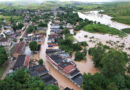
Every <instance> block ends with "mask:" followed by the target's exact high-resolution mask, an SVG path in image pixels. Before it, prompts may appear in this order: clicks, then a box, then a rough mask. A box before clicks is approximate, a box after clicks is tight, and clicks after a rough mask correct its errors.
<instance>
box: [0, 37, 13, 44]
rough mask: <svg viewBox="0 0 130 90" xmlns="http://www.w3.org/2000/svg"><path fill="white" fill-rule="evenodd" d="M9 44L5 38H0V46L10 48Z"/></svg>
mask: <svg viewBox="0 0 130 90" xmlns="http://www.w3.org/2000/svg"><path fill="white" fill-rule="evenodd" d="M10 45H11V42H10V41H9V39H7V38H3V37H0V46H10Z"/></svg>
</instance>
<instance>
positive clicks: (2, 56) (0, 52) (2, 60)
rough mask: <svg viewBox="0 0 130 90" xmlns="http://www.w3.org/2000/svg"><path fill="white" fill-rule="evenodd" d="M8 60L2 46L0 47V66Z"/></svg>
mask: <svg viewBox="0 0 130 90" xmlns="http://www.w3.org/2000/svg"><path fill="white" fill-rule="evenodd" d="M7 60H8V56H7V53H6V50H5V48H4V47H3V46H0V65H2V64H4V63H5V62H6V61H7Z"/></svg>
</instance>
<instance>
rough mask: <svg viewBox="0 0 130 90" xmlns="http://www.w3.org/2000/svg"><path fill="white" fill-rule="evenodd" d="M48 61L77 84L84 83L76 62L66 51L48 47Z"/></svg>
mask: <svg viewBox="0 0 130 90" xmlns="http://www.w3.org/2000/svg"><path fill="white" fill-rule="evenodd" d="M46 54H47V61H48V62H49V63H50V64H51V65H52V66H53V67H54V68H55V69H57V70H58V71H59V72H60V73H62V74H63V75H64V76H66V77H67V78H68V79H70V80H71V81H72V82H73V83H75V84H76V85H77V86H79V87H80V86H81V85H82V81H83V78H82V75H81V73H80V71H79V70H78V69H77V67H76V64H75V63H74V62H73V61H72V60H71V59H70V56H69V55H68V53H66V52H65V51H62V50H60V49H47V50H46Z"/></svg>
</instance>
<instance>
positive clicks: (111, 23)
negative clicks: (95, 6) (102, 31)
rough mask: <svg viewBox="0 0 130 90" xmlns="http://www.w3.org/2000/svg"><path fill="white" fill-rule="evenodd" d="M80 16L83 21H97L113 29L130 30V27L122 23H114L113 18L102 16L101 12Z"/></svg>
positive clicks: (81, 14)
mask: <svg viewBox="0 0 130 90" xmlns="http://www.w3.org/2000/svg"><path fill="white" fill-rule="evenodd" d="M78 15H79V17H80V18H82V19H88V20H91V21H96V22H100V23H101V24H105V25H109V26H111V27H114V28H117V29H119V30H120V29H124V28H130V25H125V24H122V23H118V22H115V21H112V20H111V19H112V17H110V16H108V15H105V14H100V13H99V11H89V12H85V13H80V12H78Z"/></svg>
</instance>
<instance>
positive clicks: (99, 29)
mask: <svg viewBox="0 0 130 90" xmlns="http://www.w3.org/2000/svg"><path fill="white" fill-rule="evenodd" d="M83 29H84V30H85V31H88V32H91V33H103V34H112V35H119V36H121V37H123V36H125V33H124V32H122V31H119V30H117V29H115V28H112V27H109V26H107V25H103V24H89V25H86V26H84V28H83Z"/></svg>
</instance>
